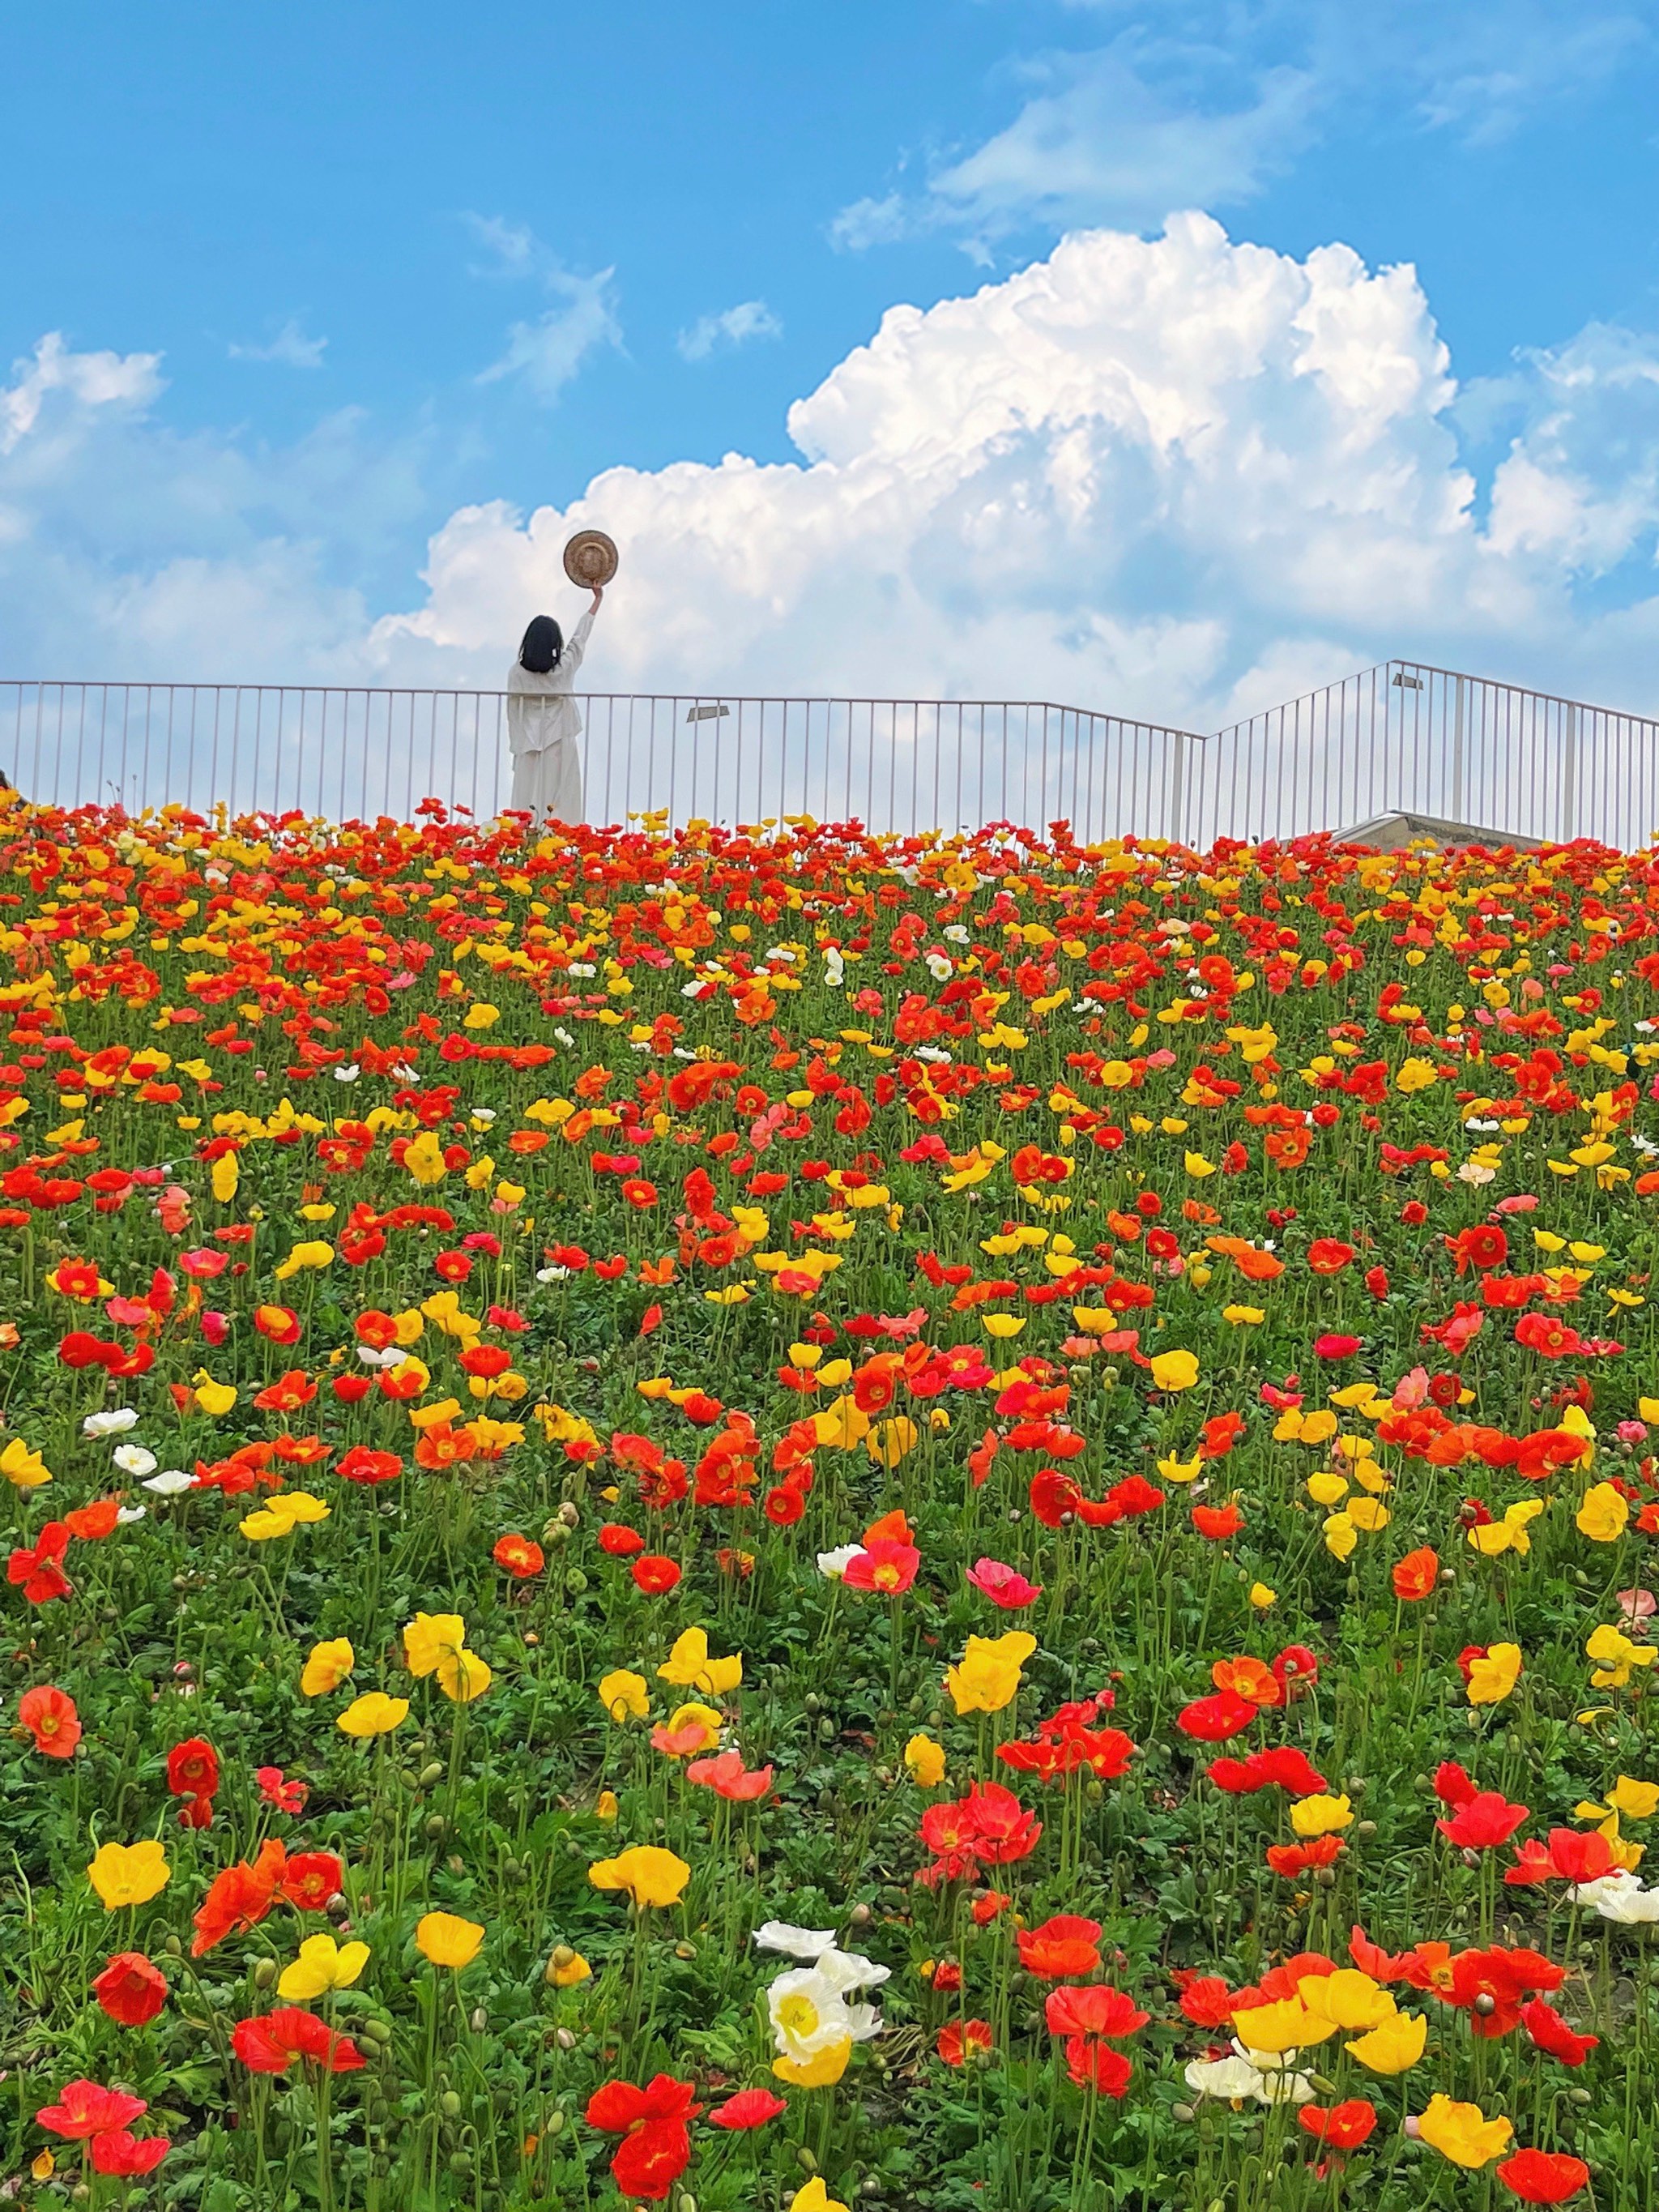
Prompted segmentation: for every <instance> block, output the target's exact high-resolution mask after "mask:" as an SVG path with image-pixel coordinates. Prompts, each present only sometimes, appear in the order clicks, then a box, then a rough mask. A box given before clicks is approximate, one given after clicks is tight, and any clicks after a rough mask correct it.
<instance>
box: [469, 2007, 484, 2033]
mask: <svg viewBox="0 0 1659 2212" xmlns="http://www.w3.org/2000/svg"><path fill="white" fill-rule="evenodd" d="M470 2025H471V2029H472V2033H474V2035H482V2034H483V2032H484V2030H485V2028H487V2027H489V2013H488V2012H487V2011H486V2010H485V2008H483V2005H474V2007H473V2008H472V2018H471V2023H470Z"/></svg>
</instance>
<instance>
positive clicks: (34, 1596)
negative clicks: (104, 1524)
mask: <svg viewBox="0 0 1659 2212" xmlns="http://www.w3.org/2000/svg"><path fill="white" fill-rule="evenodd" d="M69 1547H70V1531H69V1526H68V1523H67V1522H63V1521H48V1522H46V1526H45V1528H42V1529H41V1531H40V1534H39V1535H38V1536H37V1537H36V1538H35V1540H34V1541H33V1544H32V1545H29V1546H27V1547H24V1546H21V1545H20V1546H19V1547H18V1548H17V1549H16V1550H15V1552H13V1553H12V1554H11V1557H10V1558H9V1559H8V1561H7V1562H6V1580H7V1581H8V1582H9V1583H12V1584H13V1585H14V1586H15V1585H17V1584H21V1587H22V1591H23V1595H24V1596H25V1597H26V1598H27V1600H28V1601H29V1603H30V1604H31V1605H48V1604H50V1603H51V1601H52V1599H53V1598H58V1597H67V1596H69V1595H70V1591H71V1589H73V1588H74V1585H73V1583H71V1582H70V1578H69V1577H68V1576H67V1575H66V1574H65V1573H64V1570H63V1567H62V1565H61V1564H60V1562H61V1561H62V1559H63V1557H64V1553H65V1552H67V1551H68V1549H69Z"/></svg>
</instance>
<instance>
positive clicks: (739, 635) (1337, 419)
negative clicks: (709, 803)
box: [374, 215, 1659, 728]
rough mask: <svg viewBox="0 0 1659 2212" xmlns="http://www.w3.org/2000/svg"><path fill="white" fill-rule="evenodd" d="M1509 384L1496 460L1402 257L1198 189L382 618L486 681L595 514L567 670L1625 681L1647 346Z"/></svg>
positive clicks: (559, 579)
mask: <svg viewBox="0 0 1659 2212" xmlns="http://www.w3.org/2000/svg"><path fill="white" fill-rule="evenodd" d="M1516 382H1517V388H1518V390H1520V391H1521V392H1522V394H1523V395H1524V396H1523V398H1522V401H1521V402H1520V412H1519V416H1518V418H1517V427H1516V435H1514V437H1513V439H1512V441H1511V443H1510V449H1509V450H1508V451H1507V452H1506V453H1505V454H1504V456H1503V458H1502V460H1501V465H1499V466H1498V468H1497V470H1496V471H1495V476H1494V477H1493V479H1492V482H1491V483H1489V484H1488V485H1486V486H1485V487H1484V488H1483V486H1482V485H1481V484H1480V483H1477V480H1476V478H1475V477H1474V475H1473V474H1472V472H1471V471H1470V470H1469V469H1468V467H1467V466H1466V465H1465V464H1464V462H1463V460H1462V458H1461V456H1460V453H1459V449H1458V446H1457V441H1456V435H1455V428H1454V422H1453V419H1452V415H1453V410H1452V402H1453V400H1454V398H1455V384H1454V381H1453V379H1452V376H1451V374H1450V367H1449V362H1448V359H1447V356H1446V352H1445V349H1444V347H1443V344H1442V343H1441V341H1440V339H1439V337H1438V336H1437V332H1436V331H1435V327H1434V324H1433V320H1432V318H1431V313H1430V311H1429V306H1428V303H1427V301H1425V297H1424V295H1423V293H1422V291H1421V289H1420V287H1419V284H1418V283H1417V280H1416V276H1415V275H1414V273H1413V271H1412V270H1410V269H1409V268H1397V269H1385V270H1376V271H1372V270H1368V269H1366V268H1365V267H1364V264H1362V263H1361V262H1360V260H1359V259H1358V257H1357V256H1356V255H1355V254H1353V253H1352V252H1350V251H1349V250H1348V249H1347V248H1346V247H1343V246H1329V247H1325V248H1322V249H1320V250H1318V251H1316V252H1313V253H1310V255H1309V256H1308V257H1307V258H1306V259H1305V260H1302V261H1298V260H1297V259H1296V258H1292V257H1291V256H1289V255H1285V254H1280V253H1277V252H1271V251H1269V250H1267V249H1266V248H1263V247H1260V246H1249V245H1235V244H1232V243H1231V242H1230V241H1229V240H1228V239H1227V238H1226V236H1225V234H1224V233H1223V231H1222V230H1221V228H1219V226H1218V225H1217V224H1216V223H1215V222H1213V221H1212V220H1211V219H1210V218H1208V217H1206V216H1198V215H1188V216H1180V217H1178V218H1176V219H1175V220H1173V221H1172V222H1170V225H1169V228H1168V229H1167V232H1166V233H1165V234H1164V235H1163V236H1161V237H1159V238H1157V239H1154V240H1143V239H1140V238H1137V237H1134V236H1131V235H1127V234H1121V233H1112V232H1094V233H1088V234H1076V235H1074V236H1073V237H1070V238H1068V239H1066V240H1064V241H1063V242H1062V243H1061V244H1060V246H1058V247H1057V248H1056V249H1055V250H1054V252H1053V253H1052V254H1051V255H1050V256H1048V258H1046V259H1043V260H1041V261H1038V262H1036V263H1034V264H1032V265H1031V266H1030V267H1029V268H1027V269H1024V270H1021V271H1020V272H1019V273H1018V275H1016V276H1012V277H1009V278H1008V279H1006V281H1005V282H1003V283H996V284H989V285H987V286H986V287H984V288H983V289H981V290H980V291H979V292H977V293H975V295H972V296H971V297H968V298H963V299H957V300H947V301H941V302H940V303H939V305H938V306H936V307H933V308H931V309H929V310H927V311H926V312H925V313H924V312H922V311H921V310H918V309H916V308H914V307H895V308H893V309H891V310H890V312H889V313H888V314H887V315H886V316H885V317H884V319H883V323H882V325H881V328H880V330H879V331H878V334H877V335H876V337H874V338H873V339H872V342H871V343H869V344H868V345H866V346H861V347H860V348H858V349H855V350H854V352H853V353H852V354H850V355H849V356H848V358H847V359H846V360H845V361H843V362H842V363H841V364H840V366H839V367H838V368H836V369H835V370H834V371H833V372H832V374H830V375H829V377H828V378H827V379H826V380H825V381H824V383H823V385H822V386H820V387H819V388H818V390H817V392H814V393H813V394H812V395H811V397H810V398H806V399H804V400H802V401H800V402H799V403H798V404H797V405H796V406H795V407H794V408H793V410H792V411H791V415H790V418H789V426H790V430H791V433H792V435H793V438H794V440H795V442H796V444H797V445H798V447H799V449H800V451H801V453H802V454H803V456H804V464H802V465H797V464H787V465H763V464H760V463H758V462H756V461H753V460H750V459H745V458H744V457H743V456H741V455H738V454H728V455H727V456H726V459H724V460H723V461H722V462H721V463H720V465H718V466H714V467H709V466H705V465H701V464H694V463H690V462H683V463H678V464H676V465H672V466H671V467H668V468H665V469H661V470H658V471H638V470H634V469H626V468H619V469H612V470H609V471H606V472H605V474H603V475H601V476H599V477H596V478H595V479H594V481H593V482H592V483H591V484H590V485H589V486H588V488H587V490H586V493H585V495H583V496H582V497H581V498H580V500H578V501H574V502H573V503H572V504H571V505H570V506H569V507H568V508H565V509H562V510H561V509H557V508H553V507H544V508H541V509H538V511H537V512H536V513H534V514H532V516H530V517H529V518H528V520H526V519H524V518H522V517H521V516H520V515H519V514H517V513H515V512H514V511H513V509H512V508H511V507H508V506H507V504H505V503H504V502H493V503H489V504H485V505H481V506H477V507H468V508H465V509H464V510H462V511H461V512H460V513H457V514H456V515H454V516H453V517H452V518H451V520H450V521H449V522H448V523H447V524H446V525H445V526H444V527H443V528H442V529H441V531H439V532H437V534H436V535H435V538H433V540H432V542H431V545H430V549H429V556H428V568H427V571H426V583H427V595H426V599H425V601H424V603H423V604H422V605H420V606H418V607H416V608H415V609H412V610H411V611H410V612H409V613H407V614H404V615H402V616H398V617H391V618H389V619H387V620H385V621H383V622H382V623H380V624H379V625H378V626H377V628H376V630H375V632H374V649H375V650H376V651H377V652H378V653H380V654H381V655H383V656H384V657H385V659H386V664H387V665H397V666H398V667H399V668H400V669H403V670H405V671H410V672H411V673H413V672H414V671H428V677H429V680H440V679H439V678H437V676H436V674H435V671H438V670H441V669H447V670H449V671H453V672H452V675H451V677H450V678H448V679H447V680H461V678H460V671H466V673H467V674H468V675H469V676H471V678H472V679H473V680H476V681H483V682H494V681H498V680H499V664H500V663H501V662H503V661H504V660H505V659H507V657H508V654H509V653H510V647H511V641H512V640H513V638H514V637H516V635H518V633H519V630H520V628H521V627H522V623H523V622H524V620H525V618H526V617H527V616H528V615H529V614H530V613H532V612H534V611H537V610H538V609H539V608H541V607H544V606H549V607H557V606H560V605H566V604H568V599H569V591H568V586H567V585H566V584H565V582H564V580H563V576H562V569H561V568H560V560H559V556H560V551H561V549H562V544H563V542H564V539H565V538H566V536H567V535H568V532H570V531H571V530H573V529H575V528H580V527H584V526H590V525H592V526H599V527H601V528H604V529H606V530H608V531H610V532H611V534H612V535H613V536H614V537H615V538H617V541H618V543H619V544H620V545H621V547H622V550H623V567H622V572H621V574H620V576H619V578H618V580H617V585H616V586H614V587H613V589H612V592H611V594H610V595H609V597H608V599H607V602H606V608H605V617H604V618H603V626H602V629H601V632H600V634H599V638H598V640H597V641H596V644H595V647H594V652H593V655H592V661H591V663H590V666H591V671H592V680H593V681H594V683H595V684H599V685H601V686H605V687H609V688H613V689H615V690H625V691H631V690H640V691H645V690H690V691H702V690H707V689H708V687H709V686H710V685H711V684H720V685H724V686H726V687H728V688H730V689H732V690H749V691H759V692H772V693H778V692H781V693H791V694H799V693H804V692H817V693H825V692H827V693H831V694H841V695H846V694H848V693H854V694H872V695H874V696H934V695H942V696H958V697H961V696H966V697H975V696H981V697H993V698H1006V697H1015V698H1031V697H1036V698H1049V699H1059V700H1064V701H1068V702H1079V703H1085V704H1091V705H1097V706H1102V707H1105V708H1110V709H1112V710H1115V711H1120V712H1125V713H1134V714H1141V715H1145V716H1146V717H1148V718H1150V719H1153V720H1161V721H1172V722H1176V723H1178V724H1182V725H1184V726H1188V727H1197V728H1203V727H1209V726H1213V725H1215V724H1216V723H1218V722H1219V721H1221V720H1225V719H1226V718H1227V717H1228V715H1229V714H1231V713H1232V712H1235V711H1238V710H1240V709H1241V708H1254V707H1258V706H1261V705H1266V704H1269V703H1272V702H1273V701H1274V700H1276V699H1278V698H1279V697H1283V696H1285V695H1286V694H1287V692H1291V691H1293V690H1296V689H1297V688H1298V687H1299V686H1300V685H1301V684H1304V683H1308V682H1324V681H1325V680H1327V679H1328V678H1329V677H1330V676H1332V675H1333V674H1334V673H1337V672H1340V671H1341V670H1342V669H1344V668H1346V667H1356V668H1357V667H1359V666H1362V665H1365V664H1367V663H1368V662H1370V661H1372V660H1375V659H1383V658H1386V657H1387V656H1388V655H1389V654H1390V653H1400V652H1406V653H1419V654H1422V655H1424V656H1425V657H1428V658H1431V659H1437V660H1440V661H1442V662H1443V663H1446V664H1449V665H1468V664H1469V663H1470V662H1474V663H1475V664H1477V665H1480V666H1481V667H1494V666H1495V667H1498V668H1504V669H1509V670H1512V671H1514V672H1515V674H1516V676H1517V678H1528V677H1529V676H1530V677H1531V678H1534V680H1540V681H1546V680H1550V681H1554V682H1556V683H1557V684H1562V683H1565V681H1566V680H1567V678H1568V676H1569V673H1571V678H1572V680H1573V681H1574V682H1575V683H1577V684H1578V685H1579V686H1580V688H1581V689H1587V690H1589V691H1591V692H1593V693H1599V694H1605V693H1606V692H1607V690H1608V689H1609V687H1611V688H1612V689H1613V690H1615V691H1618V692H1620V693H1621V694H1623V695H1624V696H1625V697H1626V700H1629V701H1635V702H1638V703H1639V702H1640V701H1641V700H1642V699H1644V698H1651V697H1652V696H1653V695H1654V690H1655V689H1656V687H1655V686H1654V684H1653V679H1652V678H1651V676H1650V672H1649V671H1650V665H1651V663H1650V660H1649V659H1647V658H1646V657H1645V655H1646V653H1647V642H1646V640H1647V634H1648V632H1649V631H1650V630H1659V599H1653V598H1650V597H1649V594H1650V592H1651V577H1650V575H1649V574H1646V571H1645V564H1646V563H1647V562H1649V561H1650V558H1651V555H1652V550H1653V544H1654V539H1655V535H1656V532H1659V345H1656V343H1654V342H1652V341H1649V340H1644V339H1639V338H1637V337H1631V336H1629V335H1628V334H1622V335H1619V336H1618V337H1617V339H1616V342H1615V338H1614V337H1613V336H1612V335H1608V334H1600V335H1598V334H1587V335H1586V337H1584V338H1583V340H1581V341H1579V342H1578V343H1577V344H1576V346H1574V347H1571V348H1568V349H1563V351H1561V352H1560V353H1559V354H1555V355H1550V356H1538V357H1536V358H1534V359H1531V360H1528V361H1524V362H1521V363H1519V364H1518V365H1517V371H1516ZM1598 456H1601V457H1603V458H1602V459H1601V460H1600V462H1599V463H1598ZM1608 456H1616V458H1615V459H1612V460H1611V461H1610V460H1609V459H1607V458H1606V457H1608ZM1483 491H1484V492H1485V493H1486V494H1489V495H1490V517H1489V519H1487V520H1483V516H1482V506H1481V502H1482V496H1483ZM1592 585H1594V586H1595V591H1599V592H1601V596H1600V597H1597V596H1595V591H1592V589H1591V586H1592ZM1609 587H1610V595H1609Z"/></svg>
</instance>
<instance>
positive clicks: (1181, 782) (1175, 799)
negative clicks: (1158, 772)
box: [1169, 734, 1187, 845]
mask: <svg viewBox="0 0 1659 2212" xmlns="http://www.w3.org/2000/svg"><path fill="white" fill-rule="evenodd" d="M1170 744H1172V745H1173V747H1174V748H1175V760H1174V763H1173V764H1172V769H1171V774H1170V815H1169V824H1170V826H1169V836H1170V841H1171V842H1172V843H1175V844H1176V845H1184V844H1185V843H1186V842H1187V740H1186V738H1183V737H1182V736H1180V735H1179V734H1177V735H1176V736H1174V737H1172V738H1170Z"/></svg>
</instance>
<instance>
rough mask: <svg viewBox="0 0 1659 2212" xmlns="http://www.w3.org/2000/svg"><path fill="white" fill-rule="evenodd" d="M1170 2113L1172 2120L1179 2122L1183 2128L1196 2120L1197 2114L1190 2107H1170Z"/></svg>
mask: <svg viewBox="0 0 1659 2212" xmlns="http://www.w3.org/2000/svg"><path fill="white" fill-rule="evenodd" d="M1170 2116H1171V2117H1172V2118H1175V2119H1177V2120H1179V2121H1180V2123H1181V2124H1182V2127H1183V2128H1184V2127H1186V2126H1187V2125H1188V2124H1189V2123H1190V2122H1191V2121H1193V2120H1195V2119H1196V2118H1198V2114H1197V2113H1196V2112H1194V2109H1193V2107H1192V2106H1190V2105H1171V2106H1170Z"/></svg>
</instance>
